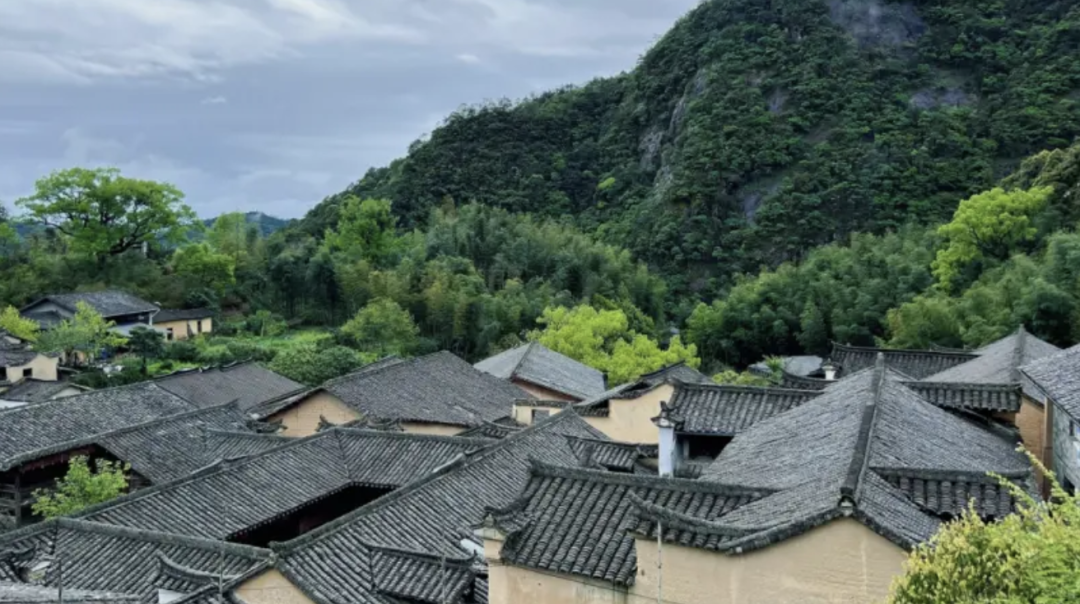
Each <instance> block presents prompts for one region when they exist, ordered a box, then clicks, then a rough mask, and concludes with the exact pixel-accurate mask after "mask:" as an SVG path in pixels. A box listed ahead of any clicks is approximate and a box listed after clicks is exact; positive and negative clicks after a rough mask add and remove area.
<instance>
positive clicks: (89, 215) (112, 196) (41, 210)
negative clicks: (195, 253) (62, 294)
mask: <svg viewBox="0 0 1080 604" xmlns="http://www.w3.org/2000/svg"><path fill="white" fill-rule="evenodd" d="M183 199H184V195H183V194H182V193H181V192H180V191H179V190H178V189H177V188H176V187H173V186H172V185H168V184H162V183H157V182H153V181H149V180H136V179H132V178H125V177H123V176H121V175H120V171H119V170H116V169H114V168H99V169H94V170H88V169H85V168H72V169H69V170H60V171H57V172H53V173H52V174H50V175H49V176H46V177H44V178H41V179H39V180H38V181H37V183H36V185H35V191H34V194H33V195H31V196H29V197H24V198H22V199H20V200H18V201H17V202H16V204H17V205H19V206H20V207H22V208H24V209H25V210H27V211H28V212H29V214H30V216H31V218H32V219H33V220H35V221H37V222H38V223H40V224H42V225H45V226H47V227H49V228H51V229H55V230H56V231H57V232H59V233H60V234H61V235H62V236H63V237H64V238H66V239H67V240H68V241H69V242H70V245H71V248H72V249H73V250H74V251H76V252H79V253H83V254H88V255H90V256H93V257H95V258H98V259H99V260H103V259H104V258H105V257H106V256H116V255H119V254H123V253H124V252H126V251H128V250H130V249H134V248H138V247H140V246H142V245H143V244H144V243H150V244H155V245H156V244H157V243H158V242H160V241H164V242H168V243H179V242H181V241H183V240H184V239H185V238H186V237H187V234H188V232H189V231H190V230H191V229H192V228H195V227H196V225H197V223H196V221H195V213H194V212H193V211H192V210H191V208H189V207H188V206H186V205H184V204H183V203H182V202H183Z"/></svg>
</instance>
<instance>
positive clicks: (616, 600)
mask: <svg viewBox="0 0 1080 604" xmlns="http://www.w3.org/2000/svg"><path fill="white" fill-rule="evenodd" d="M655 597H656V595H655V594H653V599H652V600H641V599H638V598H633V599H628V598H627V593H626V590H625V589H621V588H618V587H616V586H615V585H613V584H611V583H607V582H605V581H596V580H592V579H588V578H585V577H576V576H573V577H572V576H569V575H566V576H560V575H556V574H554V573H541V572H537V571H534V570H531V569H527V568H518V567H516V566H505V565H503V564H501V563H499V562H496V563H494V564H489V566H488V603H489V604H556V603H558V604H564V603H565V604H633V603H638V604H640V603H642V602H650V601H652V602H655V601H656V599H655ZM665 599H667V598H666V596H665ZM714 602H722V600H711V601H710V604H712V603H714ZM688 604H694V603H688Z"/></svg>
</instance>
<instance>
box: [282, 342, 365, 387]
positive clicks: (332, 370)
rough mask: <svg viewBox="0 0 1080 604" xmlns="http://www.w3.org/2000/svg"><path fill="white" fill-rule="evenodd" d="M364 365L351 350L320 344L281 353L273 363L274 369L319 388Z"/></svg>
mask: <svg viewBox="0 0 1080 604" xmlns="http://www.w3.org/2000/svg"><path fill="white" fill-rule="evenodd" d="M360 365H361V359H360V356H359V355H357V353H356V351H355V350H352V349H351V348H346V347H344V346H333V347H330V348H326V349H320V348H319V346H318V345H317V344H314V343H311V342H303V343H300V344H295V345H293V346H290V347H288V348H286V349H284V350H282V351H280V352H278V354H277V356H275V357H274V360H273V361H271V362H270V369H271V370H272V371H274V372H276V373H280V374H281V375H284V376H285V377H287V378H289V379H292V380H296V381H297V382H300V383H303V384H307V385H308V386H318V385H319V384H322V383H323V382H326V381H327V380H332V379H334V378H336V377H340V376H343V375H345V374H346V373H349V372H351V371H354V370H356V369H357V368H359V367H360Z"/></svg>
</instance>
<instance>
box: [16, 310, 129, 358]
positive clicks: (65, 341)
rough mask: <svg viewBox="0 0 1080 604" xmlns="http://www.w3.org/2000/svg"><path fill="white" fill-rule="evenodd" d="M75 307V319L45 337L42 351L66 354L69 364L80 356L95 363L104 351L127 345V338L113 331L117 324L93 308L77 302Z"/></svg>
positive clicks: (61, 324)
mask: <svg viewBox="0 0 1080 604" xmlns="http://www.w3.org/2000/svg"><path fill="white" fill-rule="evenodd" d="M75 308H76V311H75V316H74V317H72V318H71V319H65V320H64V321H61V322H60V324H59V325H57V326H55V327H53V328H51V329H49V330H47V331H45V332H43V333H42V334H41V336H40V337H39V338H38V342H37V349H38V350H40V351H42V352H56V353H63V354H64V355H65V357H66V358H67V360H68V361H73V360H76V359H77V354H76V353H81V354H83V355H85V356H86V358H87V359H91V360H92V359H96V358H97V357H98V356H100V355H101V352H102V351H103V350H106V349H111V348H116V347H118V346H122V345H123V344H124V343H125V342H126V340H125V339H124V337H123V336H121V335H119V334H117V333H115V332H114V331H112V328H113V327H115V326H116V323H114V322H113V321H107V320H105V319H104V318H102V316H101V315H100V314H98V312H97V311H96V310H94V308H93V307H92V306H90V305H89V304H87V303H85V302H77V303H76V304H75Z"/></svg>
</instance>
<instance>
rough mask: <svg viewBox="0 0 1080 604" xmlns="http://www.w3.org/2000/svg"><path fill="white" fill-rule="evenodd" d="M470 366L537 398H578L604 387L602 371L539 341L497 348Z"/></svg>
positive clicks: (605, 387)
mask: <svg viewBox="0 0 1080 604" xmlns="http://www.w3.org/2000/svg"><path fill="white" fill-rule="evenodd" d="M474 367H476V368H477V369H479V370H480V371H483V372H485V373H490V374H491V375H493V376H495V377H497V378H502V379H504V380H509V381H511V382H513V383H514V384H515V385H517V386H518V387H519V388H521V389H522V390H524V391H525V392H527V393H529V395H531V396H532V397H533V398H536V399H540V400H555V401H570V402H580V401H583V400H586V399H590V398H593V397H596V396H599V395H600V394H602V393H603V392H604V391H605V390H606V389H607V386H605V385H604V374H603V373H602V372H600V371H598V370H596V369H593V368H592V367H589V366H588V365H585V364H584V363H580V362H578V361H575V360H574V359H571V358H570V357H568V356H566V355H564V354H560V353H558V352H554V351H553V350H551V349H549V348H548V347H546V346H544V345H543V344H541V343H539V342H529V343H528V344H524V345H522V346H518V347H517V348H512V349H510V350H507V351H505V352H501V353H499V354H497V355H495V356H493V357H490V358H487V359H484V360H483V361H480V362H479V363H477V364H476V365H474Z"/></svg>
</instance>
